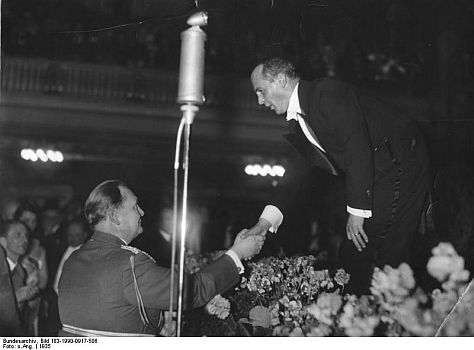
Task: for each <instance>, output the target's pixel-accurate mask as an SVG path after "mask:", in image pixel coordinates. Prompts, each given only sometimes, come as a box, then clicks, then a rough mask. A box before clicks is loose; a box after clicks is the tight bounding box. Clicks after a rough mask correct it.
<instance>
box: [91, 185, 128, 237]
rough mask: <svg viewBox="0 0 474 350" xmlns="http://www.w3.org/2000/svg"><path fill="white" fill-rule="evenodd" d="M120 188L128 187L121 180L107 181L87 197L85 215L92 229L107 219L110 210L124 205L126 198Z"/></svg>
mask: <svg viewBox="0 0 474 350" xmlns="http://www.w3.org/2000/svg"><path fill="white" fill-rule="evenodd" d="M120 186H122V187H128V186H127V185H126V184H125V183H124V182H122V181H120V180H107V181H104V182H102V183H100V184H98V185H97V186H96V187H95V188H94V189H93V190H92V192H91V193H90V194H89V197H87V200H86V204H85V205H84V215H85V217H86V220H87V222H88V223H89V225H90V227H91V228H92V229H94V227H95V225H97V224H98V223H99V222H101V221H102V220H104V219H105V218H106V217H107V214H108V212H109V211H110V210H113V209H118V208H120V206H121V205H122V203H123V201H124V198H123V197H122V194H121V193H120V188H119V187H120Z"/></svg>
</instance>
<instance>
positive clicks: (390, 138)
mask: <svg viewBox="0 0 474 350" xmlns="http://www.w3.org/2000/svg"><path fill="white" fill-rule="evenodd" d="M251 82H252V85H253V88H254V91H255V93H256V94H257V98H258V103H259V104H261V105H265V106H266V107H267V108H270V109H272V110H273V111H274V112H275V113H276V114H278V115H280V114H286V119H287V121H289V129H290V132H289V134H287V135H284V136H285V137H286V139H287V140H288V141H289V142H290V143H291V144H292V145H293V146H294V147H295V148H296V150H297V151H298V152H299V153H300V154H301V155H302V156H303V157H304V158H305V160H306V163H307V164H308V165H310V166H317V167H320V168H323V169H325V170H326V171H328V172H329V173H331V174H333V175H343V176H345V197H346V202H347V213H348V219H347V225H346V234H347V240H344V241H343V243H342V245H341V250H340V254H339V256H340V259H341V262H342V266H343V267H344V268H345V269H346V270H347V271H348V272H349V273H350V274H351V281H350V282H349V285H348V288H347V291H348V292H351V293H355V294H366V293H368V292H369V287H370V282H371V276H372V272H373V269H374V267H375V266H384V265H386V264H389V265H392V266H398V265H399V264H400V263H402V262H409V253H410V248H411V246H412V243H413V240H414V236H415V233H416V230H417V225H418V222H419V218H420V214H421V210H422V207H423V204H424V201H425V198H426V193H427V189H428V177H429V176H428V165H429V164H428V163H429V162H428V158H427V152H426V148H425V145H424V143H423V139H422V136H421V134H420V131H419V129H418V127H417V126H416V124H415V122H414V121H413V120H411V119H409V118H408V117H407V116H405V115H404V114H402V113H401V112H400V111H398V110H397V109H396V108H394V107H392V106H389V105H388V104H386V103H384V102H382V101H380V100H378V99H376V98H374V97H372V96H369V95H368V94H366V93H365V92H363V91H361V90H358V89H356V88H355V87H353V86H352V85H350V84H346V83H343V82H339V81H337V80H334V79H329V78H323V79H317V80H315V81H312V82H308V81H303V80H300V79H299V77H298V75H297V74H296V72H295V69H294V66H293V65H292V64H291V63H290V62H287V61H285V60H283V59H280V58H271V59H269V60H267V61H265V62H263V63H262V64H259V65H258V66H257V67H256V68H255V69H254V70H253V72H252V76H251ZM305 176H306V174H304V173H302V172H301V171H298V172H293V173H291V169H289V170H288V171H287V173H286V174H285V176H284V177H283V179H282V181H281V183H280V185H279V186H278V188H277V191H276V193H275V194H274V196H273V197H272V199H271V200H270V201H269V202H268V205H267V206H266V207H265V208H264V210H263V213H262V215H261V216H260V219H259V221H258V223H257V224H256V225H255V226H254V227H252V228H251V229H250V230H249V231H248V234H263V235H264V234H266V232H267V231H268V230H270V231H272V232H276V230H277V229H278V226H279V225H280V224H281V223H282V221H283V216H284V215H285V214H286V213H287V212H288V211H289V209H290V208H291V207H292V205H293V203H294V202H295V199H296V198H298V196H299V194H300V193H302V192H301V191H302V190H304V189H303V188H302V187H303V186H302V184H303V182H304V179H305Z"/></svg>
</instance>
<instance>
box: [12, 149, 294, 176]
mask: <svg viewBox="0 0 474 350" xmlns="http://www.w3.org/2000/svg"><path fill="white" fill-rule="evenodd" d="M20 156H21V158H23V159H24V160H29V161H32V162H37V161H38V160H39V161H42V162H48V161H51V162H57V163H61V162H63V161H64V156H63V154H62V152H61V151H54V150H50V149H48V150H43V149H42V148H38V149H36V150H33V149H31V148H24V149H22V150H21V152H20ZM245 173H246V174H247V175H251V176H272V177H275V176H278V177H282V176H283V175H284V174H285V168H284V167H283V166H281V165H273V166H272V165H269V164H264V165H261V164H248V165H247V166H246V167H245Z"/></svg>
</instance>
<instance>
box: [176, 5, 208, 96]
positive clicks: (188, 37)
mask: <svg viewBox="0 0 474 350" xmlns="http://www.w3.org/2000/svg"><path fill="white" fill-rule="evenodd" d="M207 18H208V17H207V13H206V12H197V13H195V14H194V15H192V16H191V17H189V19H188V21H187V23H188V24H189V25H190V26H191V28H189V29H187V30H185V31H184V32H182V33H181V56H180V65H179V86H178V98H177V102H178V103H179V104H194V105H202V104H203V103H204V100H205V98H204V92H203V89H204V53H205V51H204V43H205V41H206V37H207V35H206V33H205V32H204V31H203V30H202V29H201V28H200V27H199V26H205V25H206V24H207Z"/></svg>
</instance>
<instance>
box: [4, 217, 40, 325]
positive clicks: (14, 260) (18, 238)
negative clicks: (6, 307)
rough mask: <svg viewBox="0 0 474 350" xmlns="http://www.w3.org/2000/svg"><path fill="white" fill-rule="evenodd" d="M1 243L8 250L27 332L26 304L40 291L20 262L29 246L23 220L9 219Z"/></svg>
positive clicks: (8, 257) (16, 292)
mask: <svg viewBox="0 0 474 350" xmlns="http://www.w3.org/2000/svg"><path fill="white" fill-rule="evenodd" d="M0 244H1V245H2V246H3V248H4V249H5V251H6V256H7V263H8V266H9V270H10V276H11V282H12V285H13V288H14V290H15V297H16V303H17V307H18V310H19V314H20V319H21V323H22V329H23V330H24V331H25V332H26V326H27V325H26V323H25V319H24V312H25V304H26V302H28V301H29V300H31V299H33V298H34V297H35V296H36V295H37V294H38V291H39V289H38V286H37V285H36V284H35V281H33V280H28V279H27V273H26V271H25V269H24V267H23V266H22V265H21V264H20V258H21V257H22V256H24V255H25V254H26V251H27V248H28V228H27V227H26V225H25V224H23V223H22V222H21V221H18V220H7V221H6V222H5V223H4V226H3V230H2V231H1V232H0Z"/></svg>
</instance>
